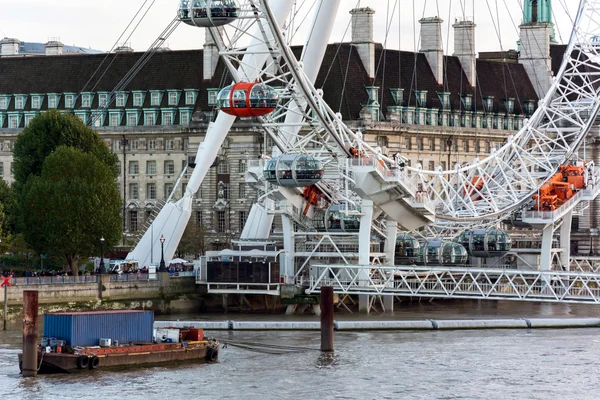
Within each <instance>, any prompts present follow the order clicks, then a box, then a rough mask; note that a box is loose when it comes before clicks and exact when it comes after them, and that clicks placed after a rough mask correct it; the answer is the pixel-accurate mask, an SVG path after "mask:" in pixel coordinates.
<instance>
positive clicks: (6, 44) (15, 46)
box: [0, 37, 21, 57]
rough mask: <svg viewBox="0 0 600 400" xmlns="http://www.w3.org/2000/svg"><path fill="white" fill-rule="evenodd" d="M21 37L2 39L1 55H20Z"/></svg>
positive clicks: (0, 44)
mask: <svg viewBox="0 0 600 400" xmlns="http://www.w3.org/2000/svg"><path fill="white" fill-rule="evenodd" d="M20 43H21V42H19V39H13V38H7V37H5V38H4V39H2V40H0V49H1V50H0V55H2V56H3V57H5V56H17V55H19V44H20Z"/></svg>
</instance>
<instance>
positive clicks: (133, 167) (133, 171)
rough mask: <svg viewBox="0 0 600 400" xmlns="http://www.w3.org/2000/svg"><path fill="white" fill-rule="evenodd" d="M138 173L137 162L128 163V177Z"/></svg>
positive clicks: (138, 166) (138, 165)
mask: <svg viewBox="0 0 600 400" xmlns="http://www.w3.org/2000/svg"><path fill="white" fill-rule="evenodd" d="M139 173H140V163H139V162H138V161H129V175H137V174H139Z"/></svg>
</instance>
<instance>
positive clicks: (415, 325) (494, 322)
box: [154, 318, 600, 331]
mask: <svg viewBox="0 0 600 400" xmlns="http://www.w3.org/2000/svg"><path fill="white" fill-rule="evenodd" d="M154 325H155V327H158V328H164V327H168V326H174V327H188V326H194V327H197V328H203V329H205V330H230V331H232V330H233V331H235V330H239V331H243V330H255V331H270V330H295V331H298V330H306V331H311V330H320V329H321V327H320V323H319V322H318V321H314V322H313V321H290V322H288V321H232V320H227V321H156V322H155V323H154ZM592 327H600V318H515V319H510V318H507V319H471V320H421V321H334V329H335V330H338V331H361V330H454V329H534V328H592Z"/></svg>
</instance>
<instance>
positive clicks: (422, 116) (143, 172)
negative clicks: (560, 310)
mask: <svg viewBox="0 0 600 400" xmlns="http://www.w3.org/2000/svg"><path fill="white" fill-rule="evenodd" d="M533 3H535V4H536V6H535V8H534V6H533ZM542 3H544V4H546V2H542ZM544 10H545V11H544ZM351 13H352V23H353V27H352V33H353V37H352V41H351V42H348V43H340V44H331V45H329V47H328V49H327V52H326V55H325V61H324V63H323V66H322V68H321V71H320V73H319V76H318V78H317V82H316V87H320V88H323V91H324V97H325V100H326V101H327V102H328V104H329V105H330V106H331V107H332V108H333V109H337V110H338V111H339V112H340V113H341V115H342V116H343V119H344V120H345V121H346V122H347V124H348V125H349V126H351V127H353V128H355V129H360V130H361V131H362V132H363V134H364V137H365V139H366V140H367V141H368V142H371V143H372V144H374V145H377V146H380V147H381V148H382V151H383V152H384V153H385V154H390V155H391V154H396V153H401V154H402V155H404V156H405V157H407V158H408V160H409V163H410V164H411V165H413V166H415V165H417V164H420V165H421V166H422V167H423V168H424V169H429V170H434V169H436V168H442V169H444V170H446V169H452V168H454V166H455V165H456V164H461V163H465V162H470V161H472V160H473V159H474V158H476V157H477V158H482V157H485V156H487V155H489V154H490V153H491V152H492V151H493V149H495V148H497V147H499V146H501V145H502V144H503V143H504V142H505V140H506V138H507V137H508V136H509V135H512V134H514V133H515V132H516V131H518V129H520V128H521V127H522V126H523V123H524V121H525V119H526V118H528V117H529V116H530V115H532V114H533V112H534V111H535V109H536V106H537V102H538V100H539V98H540V95H541V94H542V93H544V90H547V88H546V85H547V84H549V82H550V81H551V77H552V75H553V73H554V71H556V69H557V68H558V67H559V65H560V61H561V59H562V53H563V52H564V49H565V47H564V46H559V45H554V44H552V41H553V36H552V35H553V31H552V29H551V28H552V21H551V19H550V16H551V13H550V14H548V12H547V8H544V7H541V8H540V7H538V5H537V1H536V2H527V3H526V10H525V17H526V18H525V19H524V23H523V25H522V26H521V32H522V36H521V40H520V46H521V55H522V57H521V58H519V55H518V53H516V52H514V51H513V52H504V53H486V54H481V55H480V57H479V58H477V53H476V51H475V38H476V35H475V30H476V25H475V23H474V22H472V21H468V20H464V21H456V23H455V24H454V25H453V28H454V30H455V44H454V53H453V55H452V56H450V55H444V52H443V46H442V42H441V40H442V39H441V38H442V34H441V26H442V25H441V24H442V21H441V20H440V19H439V18H437V17H436V18H425V19H422V20H421V21H420V23H421V38H422V39H421V49H420V51H419V52H417V53H413V52H405V51H399V50H390V49H384V48H383V47H382V46H381V45H380V44H378V43H375V41H374V40H373V15H374V13H375V11H374V10H371V9H369V8H362V9H355V10H352V12H351ZM532 13H538V14H539V18H532V17H531V15H533V14H532ZM541 36H543V37H545V38H546V37H547V40H545V41H544V42H543V47H541V48H540V47H539V38H540V37H541ZM208 37H210V35H208ZM5 41H6V42H7V43H6V44H5V43H4V41H3V42H2V43H0V44H2V46H3V47H2V52H1V54H2V57H0V77H1V79H0V176H2V178H3V179H4V180H5V181H7V182H8V183H11V182H12V180H13V177H12V174H11V164H12V150H13V148H14V143H15V140H16V139H17V136H18V134H19V132H21V131H22V130H23V128H24V127H25V126H27V124H28V123H29V121H30V120H31V119H32V118H34V117H35V116H36V115H37V114H39V113H40V112H43V111H45V110H48V109H57V110H59V111H60V112H66V113H73V114H75V115H77V116H78V117H80V118H81V119H82V120H84V121H86V123H88V124H90V125H92V126H93V127H94V129H96V130H97V131H98V132H99V133H100V135H101V137H102V139H103V140H104V141H105V142H106V143H107V145H108V146H109V147H110V148H111V149H112V150H113V152H114V153H115V154H117V155H118V156H119V160H120V163H121V165H120V170H121V173H120V176H119V178H118V181H119V185H120V187H121V193H122V196H123V199H124V208H123V215H124V226H123V227H124V232H125V234H126V235H125V237H126V238H128V240H129V244H132V242H133V241H134V240H135V236H136V234H138V233H140V232H142V231H143V230H144V227H145V224H146V223H147V221H148V220H149V219H151V216H152V213H153V212H157V211H158V210H159V209H160V207H161V205H162V204H163V203H164V201H166V200H167V199H168V198H169V197H170V196H173V197H174V198H178V197H180V196H181V195H182V193H183V192H184V191H185V185H186V182H187V181H186V179H187V178H188V177H189V175H190V173H189V169H188V173H182V172H183V171H184V170H185V168H186V166H188V162H189V161H190V160H193V158H194V157H195V155H196V151H197V149H198V146H199V144H200V143H201V142H202V140H203V138H204V135H205V133H206V129H207V127H208V123H209V122H210V121H211V120H212V119H213V118H214V116H215V108H214V107H215V103H216V96H217V93H218V91H219V89H220V88H222V87H223V86H226V85H227V84H228V82H230V81H231V79H230V77H229V76H228V74H227V72H226V70H225V67H224V65H223V64H222V63H221V62H220V61H219V60H218V53H217V49H216V46H215V45H214V44H213V43H212V42H211V40H210V39H208V40H207V41H206V44H205V45H204V48H203V49H202V50H189V51H161V52H157V53H156V54H155V55H154V56H153V57H152V58H151V59H150V61H149V62H148V63H147V64H146V65H145V66H144V68H143V69H142V70H141V71H140V72H139V73H138V74H137V75H135V76H134V77H133V78H132V79H131V81H130V82H129V83H128V84H127V85H126V86H125V87H124V88H123V89H122V90H119V91H117V92H114V93H113V90H114V89H115V87H117V86H118V84H119V82H120V81H121V79H122V78H123V77H124V76H126V75H127V73H128V72H129V71H130V70H131V68H132V67H133V66H134V64H135V63H136V62H137V60H138V59H139V58H140V57H141V56H142V53H135V52H129V51H124V52H123V51H121V52H117V53H114V54H110V55H108V57H107V55H106V54H86V55H84V54H77V55H70V54H65V53H62V54H61V53H54V52H53V51H50V52H49V53H48V52H47V55H39V56H31V57H20V56H19V54H14V52H13V53H11V52H10V51H9V50H10V49H8V48H7V49H6V52H5V48H4V46H5V45H6V46H13V47H12V48H11V49H12V50H14V49H15V47H14V42H13V41H11V40H5ZM534 42H535V43H536V47H535V49H536V50H535V51H532V50H531V51H530V50H527V49H532V48H533V47H532V46H533V43H534ZM528 46H529V47H528ZM294 51H295V52H296V53H297V54H299V53H300V51H301V49H299V48H296V49H294ZM108 65H110V67H109V68H105V66H108ZM540 66H543V67H540ZM541 75H543V76H544V79H540V76H541ZM546 78H547V79H546ZM540 85H541V86H540ZM271 148H272V143H271V141H270V140H268V139H267V138H265V136H264V135H263V133H262V132H261V129H260V127H259V125H258V124H256V123H255V121H254V120H251V119H248V120H238V122H237V123H236V124H235V125H234V128H233V130H232V131H231V132H230V134H229V136H228V137H227V139H226V141H225V143H224V145H223V146H222V148H221V149H220V151H219V157H218V162H217V163H215V165H214V167H213V168H211V169H210V172H209V174H208V175H207V177H206V179H205V181H204V182H203V183H202V186H201V190H200V191H199V192H198V193H197V196H196V198H195V200H194V214H193V217H192V221H191V223H195V224H197V225H198V226H202V227H204V228H205V233H206V236H207V239H206V243H207V244H208V246H207V248H208V249H216V248H220V247H222V246H225V245H227V243H228V242H229V241H230V240H231V239H234V238H236V237H238V236H239V234H240V233H241V231H242V229H243V226H244V223H245V221H246V217H247V216H248V213H249V210H250V207H251V206H252V204H253V202H254V201H255V200H256V193H255V192H254V191H253V190H252V189H251V188H250V187H249V186H247V185H246V183H245V179H244V176H245V172H246V167H247V165H248V162H249V161H250V160H256V159H259V158H260V157H261V155H262V154H268V153H270V149H271ZM198 162H202V160H198ZM180 178H181V179H180ZM178 182H179V185H177V183H178ZM580 225H581V224H580ZM584 225H585V224H583V225H581V226H584ZM588 225H589V226H587V228H586V229H589V228H591V225H592V224H591V223H588ZM596 228H597V227H596ZM586 240H587V239H586ZM584 247H585V246H584Z"/></svg>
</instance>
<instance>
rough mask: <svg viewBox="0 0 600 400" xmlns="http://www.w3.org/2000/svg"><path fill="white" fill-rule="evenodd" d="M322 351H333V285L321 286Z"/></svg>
mask: <svg viewBox="0 0 600 400" xmlns="http://www.w3.org/2000/svg"><path fill="white" fill-rule="evenodd" d="M321 351H329V352H332V351H333V287H332V286H323V287H321Z"/></svg>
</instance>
